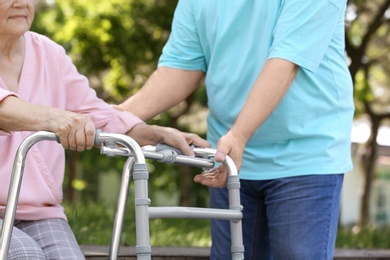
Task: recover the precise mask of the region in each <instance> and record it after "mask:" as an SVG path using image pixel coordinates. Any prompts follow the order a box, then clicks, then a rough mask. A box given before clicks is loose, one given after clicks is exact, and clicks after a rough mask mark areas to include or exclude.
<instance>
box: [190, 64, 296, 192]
mask: <svg viewBox="0 0 390 260" xmlns="http://www.w3.org/2000/svg"><path fill="white" fill-rule="evenodd" d="M298 68H299V67H298V66H297V65H296V64H294V63H291V62H289V61H287V60H283V59H276V58H274V59H270V60H268V61H267V62H266V64H265V66H264V67H263V69H262V71H261V73H260V75H259V76H258V78H257V80H256V81H255V84H254V85H253V87H252V90H251V91H250V93H249V95H248V98H247V100H246V102H245V104H244V107H243V108H242V110H241V112H240V114H239V115H238V118H237V120H236V122H235V123H234V125H233V126H232V128H231V129H230V130H229V131H228V133H227V134H226V135H224V136H222V137H221V138H220V139H219V141H218V144H217V153H216V155H215V160H216V161H218V162H223V161H224V160H225V157H226V155H229V156H230V157H231V158H232V159H233V161H234V162H235V164H236V166H237V169H238V170H239V169H240V167H241V163H242V155H243V153H244V149H245V146H246V144H247V142H248V140H249V139H250V138H251V137H252V135H253V134H254V133H255V131H256V130H257V129H258V128H259V127H260V126H261V125H262V124H263V122H264V121H265V120H266V119H267V117H268V116H269V115H270V114H271V113H272V111H274V109H275V108H276V107H277V105H278V104H279V103H280V101H281V100H282V98H283V96H284V95H285V93H286V92H287V91H288V89H289V87H290V85H291V83H292V82H293V80H294V78H295V76H296V74H297V72H298ZM220 173H221V171H219V170H218V171H209V172H206V173H204V174H198V175H196V176H195V178H194V180H195V182H200V183H202V184H203V185H207V186H210V187H215V188H220V187H224V186H225V185H226V178H227V174H226V172H225V174H220Z"/></svg>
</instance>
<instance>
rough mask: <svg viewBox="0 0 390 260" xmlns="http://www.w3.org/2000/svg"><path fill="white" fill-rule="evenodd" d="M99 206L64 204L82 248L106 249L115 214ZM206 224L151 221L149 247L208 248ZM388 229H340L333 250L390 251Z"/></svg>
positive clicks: (128, 232)
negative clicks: (101, 247) (363, 249)
mask: <svg viewBox="0 0 390 260" xmlns="http://www.w3.org/2000/svg"><path fill="white" fill-rule="evenodd" d="M102 205H103V203H98V202H94V201H89V202H88V203H71V204H69V203H65V204H64V206H65V212H66V214H67V215H68V217H69V223H70V225H71V227H72V230H73V231H74V233H75V235H76V238H77V240H78V242H79V243H80V244H82V245H109V244H110V242H111V235H112V233H111V232H112V228H113V223H114V216H115V210H114V208H113V207H105V206H102ZM194 226H196V228H194ZM209 228H210V223H209V221H208V220H193V219H152V220H151V221H150V240H151V245H152V246H199V247H204V246H210V241H211V238H210V230H209ZM389 237H390V228H389V227H374V226H370V227H368V228H366V229H363V230H357V229H356V228H355V227H352V226H351V227H340V228H339V230H338V233H337V241H336V247H337V248H366V249H369V248H390V239H388V238H389ZM135 239H136V237H135V219H134V205H133V203H132V202H131V199H129V203H128V206H127V210H126V216H125V221H124V225H123V232H122V238H121V245H130V246H134V245H135V243H136V240H135Z"/></svg>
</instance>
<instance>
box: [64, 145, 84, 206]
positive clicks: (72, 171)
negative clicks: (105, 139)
mask: <svg viewBox="0 0 390 260" xmlns="http://www.w3.org/2000/svg"><path fill="white" fill-rule="evenodd" d="M79 154H80V153H78V152H76V151H70V152H69V154H68V155H69V156H68V158H67V164H68V169H69V170H68V183H67V184H66V192H65V194H64V198H65V200H67V201H69V202H74V201H75V198H76V194H75V190H74V189H73V187H72V183H73V181H74V180H75V178H76V172H77V161H78V159H79Z"/></svg>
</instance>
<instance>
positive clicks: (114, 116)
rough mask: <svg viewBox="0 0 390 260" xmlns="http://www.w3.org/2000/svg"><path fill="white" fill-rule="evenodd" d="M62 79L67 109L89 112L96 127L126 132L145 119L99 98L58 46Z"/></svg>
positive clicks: (107, 130)
mask: <svg viewBox="0 0 390 260" xmlns="http://www.w3.org/2000/svg"><path fill="white" fill-rule="evenodd" d="M57 52H58V57H59V60H60V63H59V65H60V70H61V80H62V84H63V85H64V86H65V88H66V92H65V93H66V102H67V103H66V109H67V110H69V111H73V112H77V113H81V114H88V115H90V116H91V117H92V120H93V122H94V124H95V126H96V128H99V129H102V130H103V131H106V132H116V133H126V132H127V131H129V130H130V129H131V128H132V127H133V126H135V125H136V124H139V123H142V122H143V121H142V120H141V119H139V118H138V117H136V116H135V115H133V114H131V113H129V112H123V111H117V110H116V109H114V108H113V107H112V106H111V105H109V104H107V103H106V102H104V101H103V100H102V99H100V98H98V97H97V95H96V92H95V90H94V89H93V88H91V87H90V86H89V82H88V79H87V78H86V77H85V76H83V75H81V74H80V73H79V72H78V71H77V69H76V67H75V65H74V64H73V62H72V61H71V59H70V57H69V56H68V55H66V53H65V50H64V49H63V48H62V47H58V50H57Z"/></svg>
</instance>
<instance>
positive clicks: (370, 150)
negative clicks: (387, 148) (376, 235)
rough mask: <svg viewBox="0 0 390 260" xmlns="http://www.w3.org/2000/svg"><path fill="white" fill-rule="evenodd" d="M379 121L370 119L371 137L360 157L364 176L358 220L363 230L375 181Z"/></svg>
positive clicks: (374, 118)
mask: <svg viewBox="0 0 390 260" xmlns="http://www.w3.org/2000/svg"><path fill="white" fill-rule="evenodd" d="M380 122H381V120H380V119H378V118H377V117H375V116H373V117H371V123H372V126H371V135H370V138H369V140H368V141H367V143H366V149H365V152H364V154H363V155H362V157H361V163H362V169H363V176H364V180H363V181H364V184H363V185H364V186H363V194H362V197H361V199H362V201H361V204H360V219H359V227H360V228H365V227H367V225H368V223H369V218H370V199H371V190H372V183H373V181H374V179H375V162H376V158H377V150H378V144H377V141H376V137H377V135H378V129H379V126H380Z"/></svg>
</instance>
